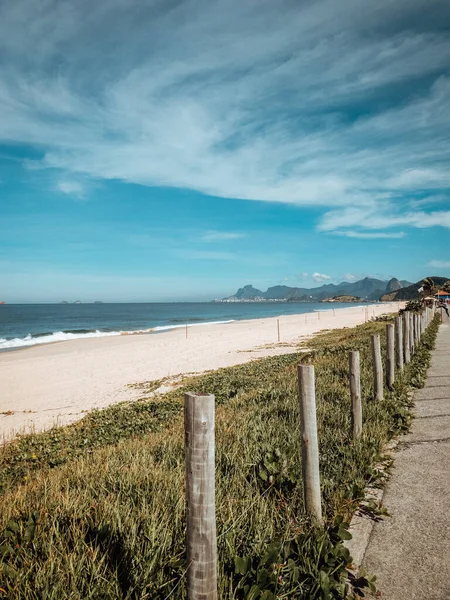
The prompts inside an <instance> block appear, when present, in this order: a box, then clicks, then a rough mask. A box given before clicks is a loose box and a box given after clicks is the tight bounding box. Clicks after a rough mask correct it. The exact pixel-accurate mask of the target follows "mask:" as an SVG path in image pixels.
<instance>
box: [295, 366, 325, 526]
mask: <svg viewBox="0 0 450 600" xmlns="http://www.w3.org/2000/svg"><path fill="white" fill-rule="evenodd" d="M298 389H299V404H300V427H301V447H302V473H303V490H304V498H305V507H306V511H307V512H308V513H309V514H310V515H311V516H312V517H313V518H314V519H316V520H317V521H319V522H321V521H322V502H321V497H320V474H319V444H318V440H317V418H316V391H315V383H314V367H313V365H298Z"/></svg>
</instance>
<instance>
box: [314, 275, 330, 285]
mask: <svg viewBox="0 0 450 600" xmlns="http://www.w3.org/2000/svg"><path fill="white" fill-rule="evenodd" d="M312 278H313V279H314V281H317V282H318V283H319V282H320V283H322V282H324V281H329V280H330V279H331V277H330V276H329V275H324V274H323V273H313V274H312Z"/></svg>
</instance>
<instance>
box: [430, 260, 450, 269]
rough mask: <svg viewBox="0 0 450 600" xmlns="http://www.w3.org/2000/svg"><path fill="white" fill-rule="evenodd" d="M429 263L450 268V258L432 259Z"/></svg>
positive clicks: (441, 267) (431, 265)
mask: <svg viewBox="0 0 450 600" xmlns="http://www.w3.org/2000/svg"><path fill="white" fill-rule="evenodd" d="M428 265H429V266H430V267H435V268H436V269H450V260H430V262H429V263H428Z"/></svg>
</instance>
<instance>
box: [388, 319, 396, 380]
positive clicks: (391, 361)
mask: <svg viewBox="0 0 450 600" xmlns="http://www.w3.org/2000/svg"><path fill="white" fill-rule="evenodd" d="M394 379H395V338H394V325H393V324H392V323H387V324H386V385H387V387H388V389H390V390H391V389H392V387H393V385H394Z"/></svg>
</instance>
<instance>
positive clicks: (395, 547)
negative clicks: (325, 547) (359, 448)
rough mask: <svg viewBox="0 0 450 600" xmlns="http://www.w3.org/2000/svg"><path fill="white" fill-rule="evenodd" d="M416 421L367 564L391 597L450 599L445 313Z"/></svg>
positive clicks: (418, 396)
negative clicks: (387, 514)
mask: <svg viewBox="0 0 450 600" xmlns="http://www.w3.org/2000/svg"><path fill="white" fill-rule="evenodd" d="M414 400H415V413H416V417H417V418H416V419H415V421H414V423H413V426H412V429H411V432H410V433H409V434H408V435H407V436H405V437H403V438H401V441H400V444H399V447H398V452H397V453H396V456H395V462H394V470H393V474H392V477H391V479H390V480H389V482H388V484H387V486H386V490H385V492H384V495H383V504H384V505H385V506H386V507H387V510H388V512H389V513H390V515H391V518H385V519H383V520H382V521H380V522H378V523H376V524H375V526H374V528H373V531H372V534H371V537H370V540H369V544H368V547H367V549H366V552H365V556H364V560H363V565H364V567H365V568H366V570H367V571H368V572H370V573H374V574H375V575H376V576H377V583H376V585H377V588H378V590H379V591H380V592H381V598H383V599H384V600H403V599H404V600H449V599H450V323H449V319H448V318H446V317H444V322H443V324H442V325H441V326H440V329H439V333H438V337H437V342H436V349H435V350H434V351H433V357H432V362H431V367H430V369H429V371H428V377H427V382H426V385H425V387H424V388H423V389H421V390H418V391H416V392H415V394H414Z"/></svg>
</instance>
